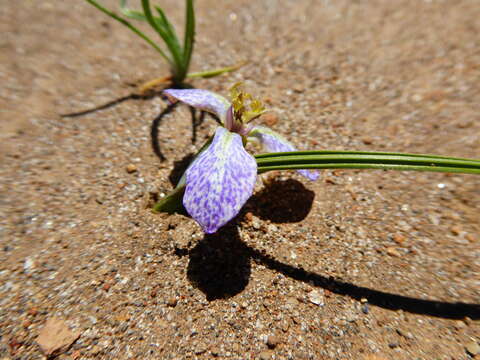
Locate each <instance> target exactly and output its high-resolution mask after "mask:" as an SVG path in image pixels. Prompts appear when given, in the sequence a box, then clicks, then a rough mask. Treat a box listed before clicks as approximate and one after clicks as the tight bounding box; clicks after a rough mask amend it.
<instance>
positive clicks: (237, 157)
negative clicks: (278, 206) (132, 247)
mask: <svg viewBox="0 0 480 360" xmlns="http://www.w3.org/2000/svg"><path fill="white" fill-rule="evenodd" d="M163 93H164V94H165V95H166V96H167V97H168V98H169V99H170V101H172V102H176V101H182V102H184V103H186V104H188V105H190V106H192V107H194V108H198V109H201V110H204V111H208V112H210V113H213V114H215V115H217V116H218V117H219V119H220V121H221V123H222V125H223V126H219V127H218V128H217V129H216V131H215V135H214V137H213V140H212V143H211V144H210V145H209V146H208V147H207V148H206V149H205V150H203V151H202V152H201V153H200V154H199V155H198V156H197V158H196V159H195V160H194V161H193V162H192V164H191V165H190V166H189V168H188V169H187V171H186V173H185V175H186V187H185V194H184V196H183V205H184V207H185V209H186V210H187V212H188V213H189V214H190V215H191V216H192V217H193V218H194V219H195V220H196V221H197V222H198V223H199V224H200V225H201V226H202V228H203V230H204V231H205V232H206V233H208V234H211V233H214V232H216V231H217V230H218V229H219V228H220V227H222V226H223V225H225V224H226V223H227V222H228V221H230V220H231V219H232V218H233V217H235V216H236V215H237V214H238V212H239V211H240V209H241V208H242V206H243V205H244V204H245V202H246V201H247V200H248V198H249V197H250V196H251V195H252V193H253V188H254V185H255V181H256V178H257V162H256V161H255V158H254V157H253V156H252V155H250V154H249V153H248V152H247V151H246V150H245V148H244V144H246V142H247V141H251V140H259V141H260V143H262V144H263V147H264V148H265V149H266V150H267V151H269V152H287V151H296V149H295V147H294V146H293V145H292V144H291V143H290V142H288V141H287V140H286V139H285V138H283V137H282V136H280V135H279V134H277V133H276V132H274V131H273V130H271V129H269V128H267V127H264V126H254V125H253V124H252V123H251V122H252V121H253V120H255V119H256V118H258V117H259V116H260V115H262V114H263V113H264V112H265V108H264V107H263V105H262V103H261V102H260V101H258V100H257V99H255V98H253V96H252V95H250V94H248V93H246V92H244V91H242V90H241V83H237V84H235V85H234V86H233V87H232V88H231V89H230V98H231V102H229V101H228V100H227V99H225V98H224V97H223V96H221V95H218V94H215V93H213V92H210V91H208V90H201V89H167V90H165V91H164V92H163ZM299 172H300V173H301V174H302V175H303V176H305V177H307V178H308V179H310V180H316V179H317V178H318V172H316V171H309V170H299Z"/></svg>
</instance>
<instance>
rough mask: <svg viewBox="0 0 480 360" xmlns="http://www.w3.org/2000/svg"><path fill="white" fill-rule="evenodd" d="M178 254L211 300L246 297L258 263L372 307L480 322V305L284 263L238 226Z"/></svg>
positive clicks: (205, 239)
mask: <svg viewBox="0 0 480 360" xmlns="http://www.w3.org/2000/svg"><path fill="white" fill-rule="evenodd" d="M177 255H178V256H185V255H188V256H189V263H188V270H187V277H188V280H189V281H190V283H191V284H192V286H194V287H195V288H197V289H199V290H200V291H202V292H203V293H204V294H205V296H206V298H207V300H209V301H212V300H217V299H228V298H231V297H233V296H235V295H237V294H239V293H241V292H242V291H243V290H244V289H245V288H246V286H247V285H248V281H249V278H250V275H251V262H252V260H253V261H254V262H255V263H257V264H261V265H262V266H265V267H266V268H268V269H270V270H272V271H275V272H278V273H281V274H283V275H284V276H287V277H289V278H292V279H295V280H297V281H301V282H304V283H307V284H310V285H312V286H315V287H319V288H323V289H326V290H329V291H331V292H332V293H335V294H338V295H342V296H348V297H350V298H352V299H354V300H357V301H361V300H362V299H367V300H368V304H370V305H371V306H378V307H380V308H383V309H387V310H393V311H396V310H403V311H406V312H409V313H412V314H420V315H426V316H431V317H439V318H444V319H464V318H466V317H469V318H470V319H472V320H479V319H480V304H473V303H463V302H445V301H437V300H429V299H418V298H414V297H409V296H404V295H398V294H393V293H389V292H385V291H379V290H374V289H370V288H367V287H363V286H357V285H354V284H352V283H348V282H344V281H341V280H337V279H335V278H333V277H331V276H324V275H321V274H317V273H314V272H310V271H307V270H305V269H303V268H301V267H296V266H293V265H289V264H285V263H282V262H280V261H278V260H276V259H275V258H274V257H272V256H271V255H268V254H265V252H264V251H259V250H257V249H255V248H253V247H250V246H248V245H247V244H245V243H244V242H243V241H242V240H241V238H240V235H239V233H238V230H237V225H236V224H235V222H232V223H231V224H229V225H227V226H226V227H224V228H223V229H222V230H220V231H219V232H218V233H216V234H213V235H206V236H205V237H204V238H203V239H202V240H201V241H200V242H199V243H198V244H197V245H196V246H195V247H194V248H193V249H192V250H180V249H177Z"/></svg>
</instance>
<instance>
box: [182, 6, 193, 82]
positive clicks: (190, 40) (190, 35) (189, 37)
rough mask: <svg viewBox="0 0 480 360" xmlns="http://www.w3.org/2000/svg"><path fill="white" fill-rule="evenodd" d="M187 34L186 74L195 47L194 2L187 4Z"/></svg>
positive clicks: (184, 57) (185, 41) (185, 36)
mask: <svg viewBox="0 0 480 360" xmlns="http://www.w3.org/2000/svg"><path fill="white" fill-rule="evenodd" d="M185 6H186V9H185V34H184V41H183V59H184V68H185V74H186V73H187V72H188V68H189V67H190V60H191V58H192V52H193V46H194V42H195V9H194V8H193V0H186V3H185Z"/></svg>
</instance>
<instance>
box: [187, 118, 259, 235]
mask: <svg viewBox="0 0 480 360" xmlns="http://www.w3.org/2000/svg"><path fill="white" fill-rule="evenodd" d="M186 176H187V181H186V182H187V185H186V188H185V195H184V196H183V205H184V206H185V209H186V210H187V211H188V213H189V214H190V215H191V216H192V217H193V218H194V219H195V220H196V221H197V222H198V223H199V224H200V225H201V226H202V228H203V230H204V231H205V232H206V233H208V234H211V233H214V232H216V231H217V230H218V229H219V228H220V227H221V226H223V225H225V224H226V223H227V222H228V221H230V220H231V219H232V218H233V217H235V215H237V214H238V212H239V211H240V209H241V208H242V206H243V205H244V204H245V202H246V201H247V200H248V198H249V197H250V196H251V195H252V193H253V188H254V185H255V180H256V177H257V162H256V161H255V158H254V157H253V156H252V155H250V154H249V153H247V152H246V151H245V148H244V147H243V143H242V138H241V136H240V135H238V134H235V133H232V132H230V131H228V130H227V129H225V128H223V127H218V128H217V130H216V132H215V137H214V138H213V141H212V144H211V145H210V146H209V147H208V148H207V149H206V150H205V151H204V152H202V153H201V154H200V155H199V156H198V158H197V159H195V161H194V163H193V164H192V165H191V166H190V167H189V168H188V169H187V171H186Z"/></svg>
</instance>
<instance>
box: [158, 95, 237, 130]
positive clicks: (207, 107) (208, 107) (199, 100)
mask: <svg viewBox="0 0 480 360" xmlns="http://www.w3.org/2000/svg"><path fill="white" fill-rule="evenodd" d="M163 93H164V94H165V95H167V97H168V98H170V99H172V100H174V101H181V102H184V103H185V104H188V105H190V106H193V107H194V108H197V109H200V110H204V111H208V112H210V113H212V114H215V115H217V116H218V117H219V118H220V120H221V121H222V123H225V118H226V114H227V110H228V108H229V107H230V103H229V101H228V100H227V99H225V98H224V97H223V96H221V95H218V94H215V93H213V92H211V91H208V90H202V89H167V90H165V91H164V92H163Z"/></svg>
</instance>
